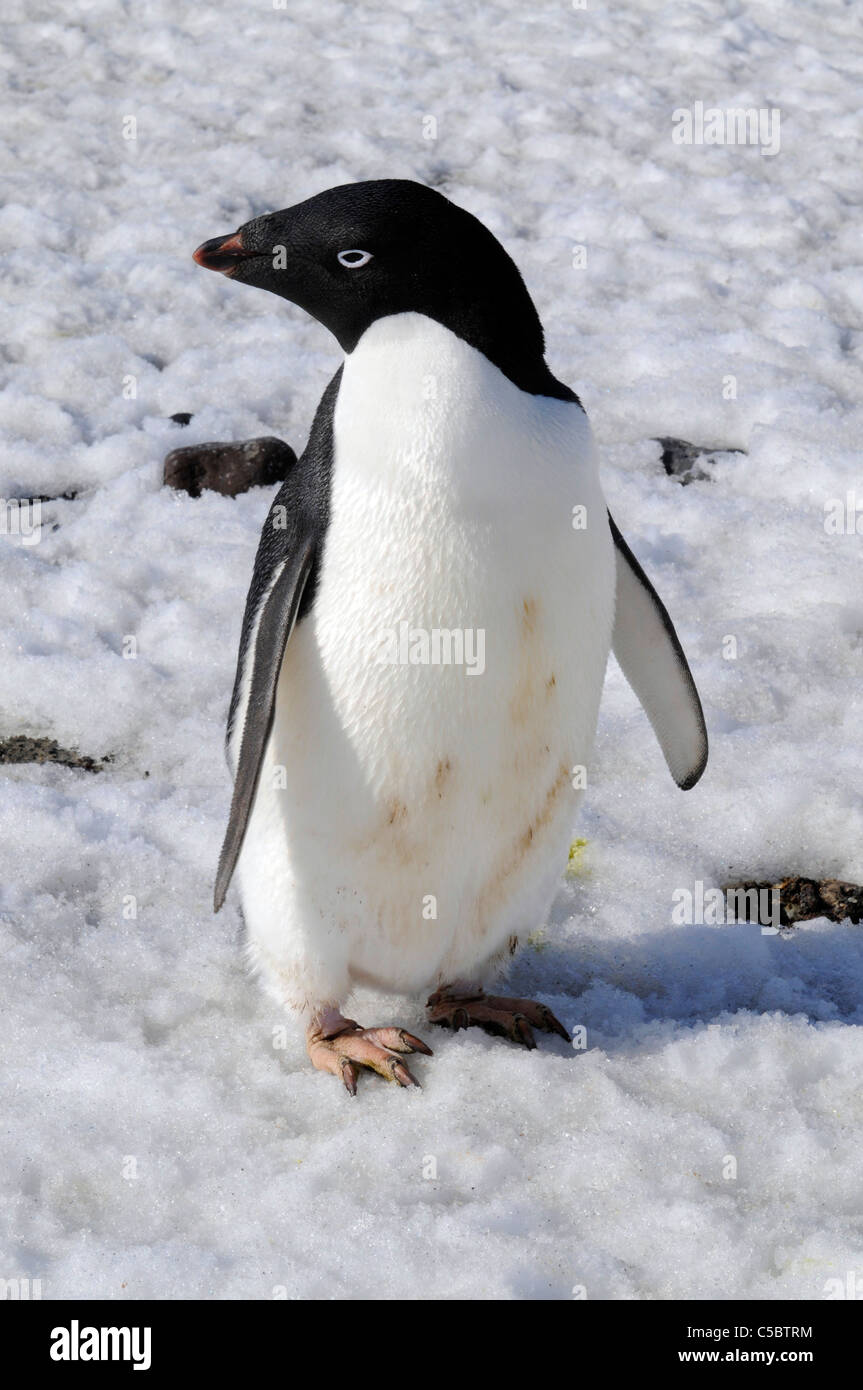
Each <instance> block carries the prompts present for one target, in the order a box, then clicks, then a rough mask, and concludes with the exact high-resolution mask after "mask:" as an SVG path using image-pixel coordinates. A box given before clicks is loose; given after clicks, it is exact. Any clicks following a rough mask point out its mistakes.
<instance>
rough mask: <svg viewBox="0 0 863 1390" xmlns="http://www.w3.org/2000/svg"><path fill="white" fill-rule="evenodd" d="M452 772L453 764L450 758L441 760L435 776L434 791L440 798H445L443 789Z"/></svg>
mask: <svg viewBox="0 0 863 1390" xmlns="http://www.w3.org/2000/svg"><path fill="white" fill-rule="evenodd" d="M451 772H452V763H451V762H450V760H449V758H441V760H440V762H439V763H438V765H437V770H436V771H435V775H434V789H435V791H436V792H437V794H438V797H439V798H440V797H442V796H443V789H444V787H445V785H446V782H447V779H448V777H449V775H450V773H451Z"/></svg>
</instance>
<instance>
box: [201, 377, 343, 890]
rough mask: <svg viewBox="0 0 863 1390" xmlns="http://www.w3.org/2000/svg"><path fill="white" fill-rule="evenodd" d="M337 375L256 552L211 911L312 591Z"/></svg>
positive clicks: (237, 842) (231, 861) (232, 858)
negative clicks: (227, 809) (229, 791)
mask: <svg viewBox="0 0 863 1390" xmlns="http://www.w3.org/2000/svg"><path fill="white" fill-rule="evenodd" d="M341 377H342V368H341V367H339V369H338V371H337V372H336V374H335V376H334V377H333V379H332V381H331V382H330V383H329V385H328V386H327V388H326V390H325V391H324V394H323V396H322V397H321V400H320V403H319V405H318V408H317V410H316V412H315V418H314V421H313V422H312V428H311V433H310V434H309V441H308V443H307V445H306V447H305V449H304V450H303V453H302V457H301V458H300V459H298V460H297V462H296V463H295V464H294V466H293V467H292V468H291V469H289V470H288V474H287V477H286V478H285V481H284V483H283V484H282V486H281V488H280V489H279V491H278V493H277V494H276V497H275V499H274V501H273V505H272V506H271V508H270V512H269V515H268V517H267V520H266V521H265V523H264V529H263V531H262V532H261V540H260V544H259V545H258V553H257V555H256V557H255V567H254V570H253V573H252V582H251V585H250V587H249V594H248V598H247V599H246V611H245V614H244V617H243V631H242V637H241V639H240V652H239V657H238V659H237V675H236V679H235V681H234V693H233V695H232V696H231V708H230V713H229V715H228V743H229V745H230V746H232V747H235V746H236V737H237V736H238V737H239V752H238V753H237V755H236V757H235V758H232V759H231V761H232V762H234V763H235V767H236V770H235V774H234V795H233V798H232V801H231V813H230V816H229V818H228V829H227V831H226V832H225V839H224V843H223V845H222V852H221V854H220V855H219V868H218V871H217V873H216V887H215V891H214V894H213V907H214V909H215V911H216V912H218V911H219V908H220V907H221V906H222V903H223V902H224V901H225V894H226V893H227V891H228V886H229V884H230V882H231V876H232V874H233V872H234V869H235V867H236V864H237V860H238V859H239V857H240V850H241V849H242V847H243V840H244V838H245V834H246V829H247V827H248V824H249V817H250V816H251V814H252V807H253V806H254V804H255V793H256V792H257V789H258V782H259V780H260V776H261V765H262V763H263V759H264V753H265V752H266V748H267V743H268V741H269V737H270V732H271V730H272V727H273V719H274V717H275V712H276V693H277V690H278V685H279V673H280V671H281V669H282V660H283V658H284V655H285V648H286V647H287V644H288V640H289V638H290V636H291V633H292V632H293V630H294V627H295V625H296V623H297V622H298V621H302V620H303V618H304V616H305V614H306V613H307V612H308V611H309V610H310V608H311V605H312V601H313V598H314V591H315V585H316V568H317V564H318V561H319V558H320V554H321V551H322V546H323V539H324V536H325V534H326V530H327V524H328V516H329V496H330V479H331V474H332V459H333V413H334V411H335V406H336V398H337V396H338V393H339V385H340V382H341Z"/></svg>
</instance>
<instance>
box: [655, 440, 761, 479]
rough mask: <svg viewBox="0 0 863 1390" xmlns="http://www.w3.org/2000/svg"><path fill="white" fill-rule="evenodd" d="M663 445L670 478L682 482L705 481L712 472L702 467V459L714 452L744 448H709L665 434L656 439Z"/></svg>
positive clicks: (741, 451) (711, 455) (724, 452)
mask: <svg viewBox="0 0 863 1390" xmlns="http://www.w3.org/2000/svg"><path fill="white" fill-rule="evenodd" d="M655 442H656V443H657V444H659V445H661V447H662V466H663V468H664V469H665V471H666V473H667V474H668V476H669V478H679V479H680V481H681V483H682V484H683V485H684V487H685V486H686V484H687V483H695V482H703V481H704V480H705V479H706V478H709V477H710V474H709V473H707V472H705V470H704V469H703V468H702V467H701V465H700V462H699V460H700V459H709V458H712V457H713V455H714V454H742V453H743V452H744V451H743V450H742V449H707V448H704V446H703V445H699V444H690V443H688V442H687V440H685V439H673V438H672V437H671V436H670V435H664V436H663V437H662V438H661V439H657V440H656V441H655Z"/></svg>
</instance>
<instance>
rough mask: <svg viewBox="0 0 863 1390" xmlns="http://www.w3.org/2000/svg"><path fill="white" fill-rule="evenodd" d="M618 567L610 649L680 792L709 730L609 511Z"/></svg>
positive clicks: (702, 754)
mask: <svg viewBox="0 0 863 1390" xmlns="http://www.w3.org/2000/svg"><path fill="white" fill-rule="evenodd" d="M608 524H609V526H610V527H611V534H612V536H613V538H614V547H615V560H616V565H617V603H616V608H615V617H614V633H613V636H612V650H613V652H614V655H615V656H616V657H617V660H618V663H619V664H620V667H621V670H622V671H623V674H624V675H625V676H626V679H627V680H628V681H629V684H630V685H631V686H632V688H633V690H634V691H635V693H636V695H637V696H638V698H639V700H640V701H641V705H642V707H643V709H644V712H645V714H646V715H647V717H648V719H649V720H650V722H651V724H652V725H653V731H654V733H655V734H656V737H657V739H658V740H659V746H660V748H661V749H662V752H663V755H664V757H665V761H666V762H667V764H668V768H669V771H670V773H671V775H672V777H673V778H674V780H675V782H676V783H677V785H678V786H679V787H681V788H682V789H683V790H684V791H687V790H688V789H689V788H690V787H694V786H695V783H696V782H697V781H698V779H699V777H700V776H701V774H702V772H703V771H704V769H705V767H706V766H707V729H706V727H705V723H704V713H703V711H702V708H701V701H700V699H699V698H698V691H697V690H696V688H695V681H694V680H693V679H692V672H691V671H690V669H689V664H688V662H687V660H686V657H685V656H684V654H683V648H682V647H681V645H680V640H679V638H678V636H677V633H676V632H675V631H674V624H673V623H672V621H671V619H670V617H669V616H668V612H667V610H666V608H665V605H664V604H663V602H662V599H661V598H660V597H659V595H658V594H657V592H656V590H655V589H654V587H653V585H652V584H651V582H650V580H649V579H648V577H647V575H646V574H645V573H644V570H643V569H642V568H641V565H640V564H639V563H638V561H637V560H636V558H635V556H634V555H633V553H632V551H631V550H630V548H629V546H628V545H627V544H626V541H625V540H624V539H623V536H622V535H621V534H620V531H619V530H618V529H617V526H616V525H615V523H614V518H613V517H612V515H611V513H610V512H609V514H608Z"/></svg>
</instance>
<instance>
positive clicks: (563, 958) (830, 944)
mask: <svg viewBox="0 0 863 1390" xmlns="http://www.w3.org/2000/svg"><path fill="white" fill-rule="evenodd" d="M555 915H557V916H558V922H557V925H555V923H554V921H552V923H551V924H550V926H549V929H548V933H547V935H546V936H545V937H543V938H542V939H541V940H540V941H539V942H538V943H537V944H536V945H535V946H533V947H532V946H531V945H527V946H526V948H525V949H524V950H522V952H521V953H520V954H519V955H518V956H517V957H516V958H515V960H514V961H513V963H512V965H511V967H510V969H509V971H508V973H507V975H506V977H505V981H504V982H503V983H502V984H501V985H500V986H498V987H497V988H498V990H499V992H506V993H509V994H517V995H520V996H526V997H533V998H537V997H540V998H542V999H543V1000H544V1002H547V1003H548V1004H549V1006H550V1007H551V1008H552V1009H553V1010H554V1012H555V1013H556V1014H557V1016H558V1017H559V1018H560V1020H561V1022H562V1023H563V1024H564V1025H565V1027H567V1028H568V1029H569V1030H570V1031H573V1030H574V1029H576V1028H577V1027H584V1028H585V1029H586V1030H587V1043H588V1046H601V1047H602V1048H603V1050H604V1051H606V1052H624V1051H627V1050H630V1049H634V1048H636V1047H637V1048H638V1049H639V1050H643V1047H644V1044H645V1035H646V1034H648V1033H650V1032H652V1033H653V1034H655V1035H656V1045H657V1046H660V1045H662V1044H663V1043H665V1042H667V1040H668V1030H667V1029H662V1030H658V1029H657V1026H656V1025H658V1024H668V1023H671V1024H678V1025H680V1026H681V1027H684V1028H687V1027H688V1028H693V1029H696V1028H698V1027H700V1026H705V1025H707V1024H708V1023H710V1022H713V1021H716V1020H718V1019H724V1020H726V1021H727V1020H728V1019H730V1018H731V1017H732V1016H733V1015H735V1014H737V1013H741V1012H746V1013H752V1014H759V1015H767V1014H784V1015H786V1016H788V1017H792V1016H797V1017H800V1016H803V1017H805V1018H807V1019H808V1020H809V1021H810V1022H811V1023H816V1024H817V1023H847V1024H861V1023H863V932H860V931H859V930H858V929H856V928H854V927H853V926H851V925H849V924H847V923H846V924H845V925H842V924H835V923H831V924H829V926H825V927H823V928H819V929H817V930H811V929H810V930H806V929H804V930H800V929H799V928H798V929H795V930H792V931H790V932H782V933H779V934H777V935H775V936H774V935H765V934H763V933H762V931H761V928H760V927H759V926H757V925H755V924H752V923H748V922H744V923H735V924H729V925H725V926H717V927H711V926H663V927H661V928H659V929H657V930H655V931H649V930H648V931H644V932H643V933H642V934H640V935H632V936H625V937H624V936H619V935H612V934H611V932H610V931H608V932H603V931H602V930H601V928H600V927H598V926H597V925H596V924H595V923H590V924H589V925H588V924H586V923H584V922H583V920H582V919H580V918H579V916H578V915H577V914H576V915H575V916H573V914H572V904H571V903H560V902H558V904H556V906H555V913H553V917H554V916H555ZM564 915H565V916H566V921H565V923H563V922H561V921H560V920H559V919H560V917H561V916H564ZM555 1041H556V1040H554V1039H550V1040H549V1045H550V1043H552V1042H555ZM544 1045H545V1044H544ZM560 1048H561V1050H563V1051H565V1050H566V1049H565V1044H562V1043H561V1045H560ZM555 1050H558V1049H557V1048H555Z"/></svg>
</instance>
